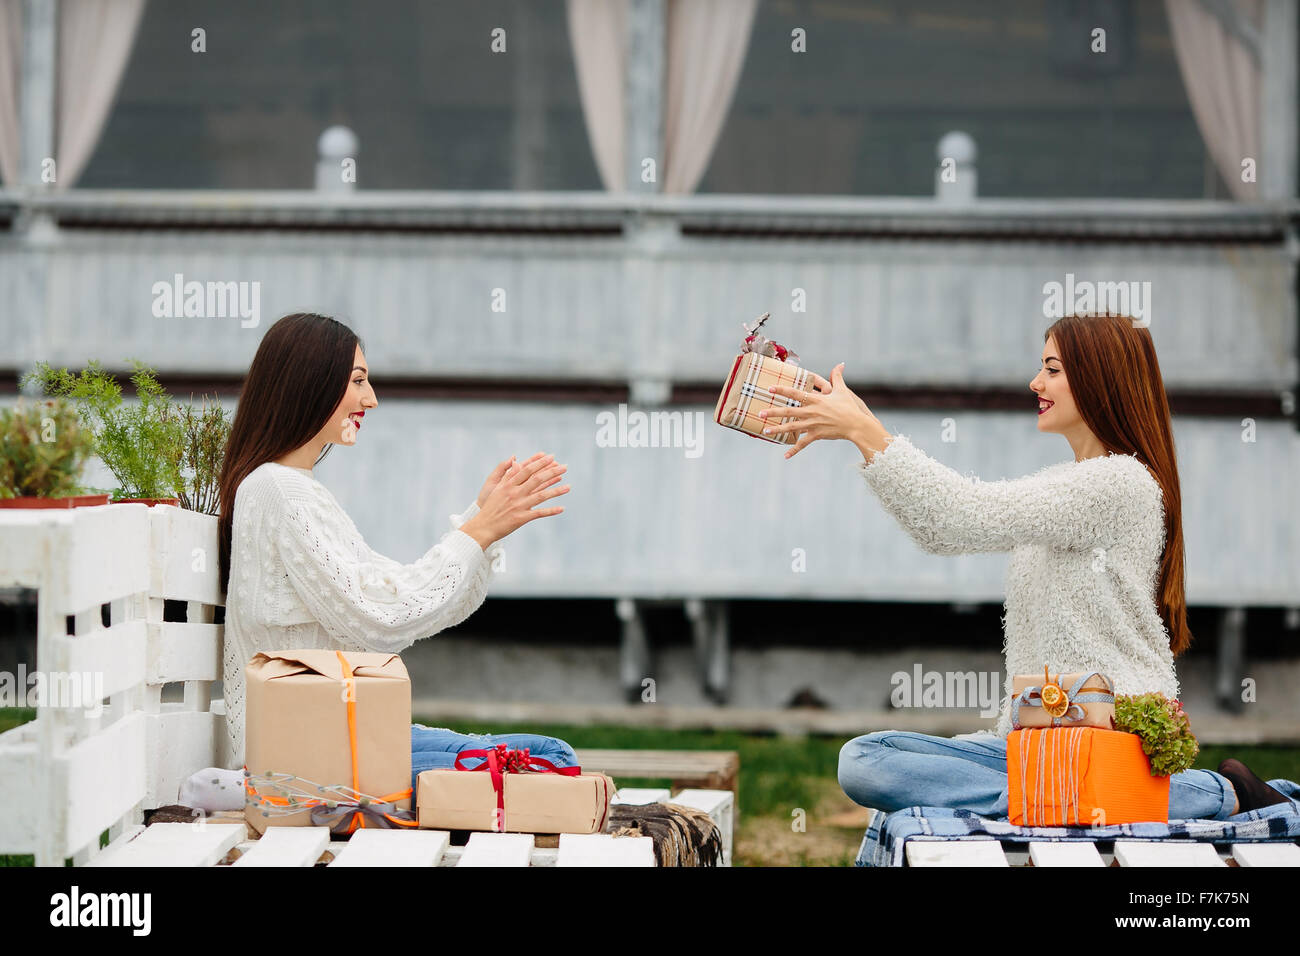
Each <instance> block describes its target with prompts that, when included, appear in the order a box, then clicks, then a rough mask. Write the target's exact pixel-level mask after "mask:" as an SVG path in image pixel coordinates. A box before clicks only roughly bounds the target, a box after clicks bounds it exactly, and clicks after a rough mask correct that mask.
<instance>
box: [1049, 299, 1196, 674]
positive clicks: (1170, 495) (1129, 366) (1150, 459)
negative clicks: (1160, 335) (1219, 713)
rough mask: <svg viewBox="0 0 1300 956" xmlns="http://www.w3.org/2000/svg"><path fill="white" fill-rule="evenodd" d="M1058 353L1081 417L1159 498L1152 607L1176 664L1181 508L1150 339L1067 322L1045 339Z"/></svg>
mask: <svg viewBox="0 0 1300 956" xmlns="http://www.w3.org/2000/svg"><path fill="white" fill-rule="evenodd" d="M1049 338H1055V339H1056V346H1057V352H1058V353H1059V357H1060V359H1061V364H1062V365H1063V366H1064V367H1065V374H1066V377H1067V379H1068V380H1069V384H1070V393H1071V395H1073V396H1074V403H1075V405H1076V406H1078V409H1079V417H1080V418H1082V419H1083V421H1084V424H1085V425H1087V426H1088V428H1089V429H1091V431H1092V433H1093V434H1094V435H1096V436H1097V439H1098V441H1100V442H1101V443H1102V445H1103V446H1105V448H1106V450H1107V451H1110V452H1115V453H1117V454H1121V455H1136V456H1137V458H1138V460H1139V461H1141V462H1142V463H1143V464H1144V465H1146V466H1147V468H1148V469H1149V470H1150V471H1151V473H1152V476H1153V477H1154V478H1155V480H1156V482H1157V483H1158V484H1159V485H1160V490H1161V492H1163V495H1164V524H1165V550H1164V553H1163V555H1162V556H1161V558H1160V574H1159V577H1158V580H1157V587H1156V607H1157V609H1158V610H1159V612H1160V617H1161V619H1162V620H1163V621H1164V623H1165V627H1166V628H1167V629H1168V631H1169V648H1170V650H1171V651H1173V654H1174V656H1175V657H1177V656H1178V655H1179V654H1181V653H1183V651H1185V650H1187V648H1188V647H1189V646H1190V645H1191V643H1192V632H1191V631H1190V630H1188V628H1187V600H1186V595H1185V592H1184V577H1185V575H1184V569H1183V557H1184V555H1183V514H1182V512H1183V508H1182V495H1181V492H1180V491H1179V486H1178V463H1177V460H1176V455H1175V452H1174V434H1173V428H1172V426H1171V423H1170V415H1169V398H1168V396H1167V395H1166V394H1165V385H1164V379H1163V378H1162V377H1161V375H1160V363H1159V361H1157V359H1156V348H1155V343H1154V342H1153V341H1152V339H1151V332H1150V331H1149V330H1148V329H1147V328H1145V327H1144V326H1138V325H1135V324H1134V320H1133V319H1132V318H1130V317H1128V316H1123V315H1111V314H1088V315H1067V316H1066V317H1065V318H1063V319H1060V320H1058V321H1057V322H1055V323H1054V324H1053V325H1052V326H1051V328H1049V329H1048V330H1047V332H1046V333H1045V334H1044V335H1043V341H1044V342H1046V341H1047V340H1048V339H1049Z"/></svg>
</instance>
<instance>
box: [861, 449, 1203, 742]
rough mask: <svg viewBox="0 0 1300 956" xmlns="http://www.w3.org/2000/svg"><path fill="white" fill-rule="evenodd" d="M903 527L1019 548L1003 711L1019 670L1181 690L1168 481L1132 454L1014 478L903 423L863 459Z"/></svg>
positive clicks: (1007, 622) (1007, 714)
mask: <svg viewBox="0 0 1300 956" xmlns="http://www.w3.org/2000/svg"><path fill="white" fill-rule="evenodd" d="M857 467H858V468H859V469H860V470H861V472H862V475H863V477H864V478H865V479H866V481H867V484H868V485H870V486H871V488H872V489H873V490H874V491H875V493H876V494H877V495H878V496H879V498H880V501H881V503H882V504H883V505H884V506H885V508H886V510H888V511H889V513H890V514H892V515H893V516H894V517H895V518H896V519H897V520H898V522H899V524H901V525H902V526H903V530H904V531H906V532H907V533H908V535H909V536H910V537H911V538H912V539H913V540H914V541H915V542H916V543H917V544H918V545H919V546H920V547H921V549H922V550H924V551H927V552H929V553H931V554H967V553H971V552H979V551H1010V552H1011V560H1010V562H1009V564H1008V566H1007V576H1006V615H1005V616H1004V617H1003V619H1002V625H1003V653H1004V654H1005V657H1006V675H1005V685H1004V688H1003V692H1004V696H1003V699H1002V712H1001V715H1000V716H999V718H998V723H997V727H996V729H995V730H994V731H993V733H995V734H997V735H998V736H1002V737H1005V736H1006V735H1007V734H1008V733H1009V732H1010V731H1011V729H1012V728H1011V700H1012V698H1011V678H1012V676H1013V675H1016V674H1038V675H1041V674H1042V673H1043V666H1044V665H1047V666H1048V667H1049V668H1050V669H1051V672H1052V674H1053V675H1055V674H1056V673H1058V672H1060V673H1062V674H1066V673H1071V672H1075V671H1091V670H1096V671H1100V672H1102V673H1104V674H1107V675H1108V676H1109V677H1110V678H1111V679H1112V680H1113V681H1114V682H1115V692H1116V693H1117V694H1136V693H1145V692H1148V691H1160V692H1161V693H1163V694H1165V695H1167V696H1169V697H1171V698H1177V697H1178V696H1179V691H1178V678H1177V677H1176V676H1175V674H1174V660H1173V654H1172V652H1171V651H1170V648H1169V633H1168V630H1167V629H1166V628H1165V626H1164V622H1163V621H1162V620H1161V618H1160V615H1159V612H1158V611H1157V608H1156V591H1155V588H1156V583H1157V580H1158V573H1159V561H1160V557H1161V554H1162V553H1163V550H1164V542H1165V528H1164V518H1163V501H1162V497H1163V496H1162V494H1161V490H1160V485H1159V483H1158V482H1157V481H1156V480H1155V478H1154V477H1152V475H1151V473H1150V472H1149V471H1147V469H1146V466H1144V465H1143V464H1142V463H1141V462H1140V461H1139V460H1138V459H1137V458H1136V457H1135V456H1133V455H1116V454H1114V453H1111V454H1108V455H1105V456H1102V457H1098V458H1085V459H1084V460H1083V461H1067V462H1060V463H1058V464H1055V465H1049V466H1047V467H1045V468H1042V469H1040V470H1039V471H1037V472H1036V473H1034V474H1032V475H1029V476H1026V477H1024V478H1017V479H1014V480H1003V481H992V482H985V481H981V480H980V479H979V478H975V477H963V476H961V475H959V474H958V473H957V472H955V471H953V470H952V469H951V468H949V467H947V466H946V465H943V464H941V463H940V462H937V461H935V460H934V459H933V458H931V457H930V456H929V455H927V454H926V453H925V452H923V451H921V450H920V449H919V448H917V447H916V446H914V445H913V444H912V443H911V441H910V440H909V439H908V438H907V436H905V435H895V436H894V437H893V439H892V440H891V441H890V442H889V443H888V444H887V445H886V446H885V448H884V450H882V451H880V452H877V453H876V455H875V457H874V458H873V459H872V460H871V462H870V463H868V462H865V461H864V462H861V463H859V464H858V466H857Z"/></svg>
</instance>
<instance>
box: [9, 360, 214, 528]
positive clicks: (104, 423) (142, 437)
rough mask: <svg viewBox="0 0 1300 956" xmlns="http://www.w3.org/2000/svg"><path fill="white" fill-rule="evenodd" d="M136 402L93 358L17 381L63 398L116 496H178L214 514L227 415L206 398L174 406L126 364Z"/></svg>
mask: <svg viewBox="0 0 1300 956" xmlns="http://www.w3.org/2000/svg"><path fill="white" fill-rule="evenodd" d="M130 362H131V366H132V368H133V369H134V371H133V372H132V373H131V383H132V385H133V386H134V387H135V393H136V399H137V401H136V402H135V403H134V404H128V403H127V402H126V401H125V400H124V399H123V398H122V387H121V385H119V384H118V382H117V379H116V378H114V377H113V375H111V374H110V373H108V372H106V371H104V369H103V367H102V366H101V365H100V363H99V362H97V361H93V360H92V361H90V362H88V363H87V367H86V368H85V369H84V370H83V371H81V372H79V373H77V374H73V373H71V372H69V371H68V370H67V369H53V368H51V367H50V366H49V365H48V364H46V363H45V362H41V363H39V364H38V365H36V366H35V367H34V368H33V370H32V371H31V372H29V373H28V374H27V375H26V376H24V377H23V379H22V384H23V385H26V384H27V383H29V382H35V383H37V384H39V385H40V386H41V387H42V388H43V389H44V390H45V392H46V394H48V395H57V396H61V397H64V398H67V399H69V400H70V401H72V402H74V403H75V404H76V406H77V409H78V411H79V412H80V413H81V416H82V419H83V420H84V421H86V422H87V423H88V424H89V427H90V428H91V430H92V432H93V433H94V452H95V454H97V455H98V456H99V458H100V460H101V461H103V462H104V466H105V467H106V468H108V470H109V471H110V472H112V474H113V477H114V478H116V479H117V481H118V483H119V485H120V487H119V488H118V489H116V493H115V494H114V498H115V499H119V500H120V499H122V498H177V499H179V500H180V503H181V506H182V507H184V508H189V509H190V510H192V511H201V512H204V513H206V514H216V513H217V510H218V507H219V502H218V500H217V482H218V479H219V478H220V476H221V464H222V459H223V458H224V456H225V449H226V440H227V439H228V438H229V436H230V425H231V422H230V414H229V413H228V412H227V411H225V410H224V409H223V408H222V407H221V405H220V403H219V402H217V401H215V400H213V402H212V403H211V404H209V402H208V401H207V399H206V397H205V398H203V399H201V403H200V405H199V407H197V408H196V407H195V406H194V404H193V402H192V401H191V403H190V404H187V405H178V404H176V403H175V402H173V401H172V399H171V397H170V396H169V395H168V394H167V392H166V390H165V389H164V388H163V387H162V385H161V384H159V382H158V379H157V376H156V373H155V372H154V370H153V369H152V368H150V367H148V366H147V365H144V364H142V363H140V362H138V361H136V360H135V359H131V360H130Z"/></svg>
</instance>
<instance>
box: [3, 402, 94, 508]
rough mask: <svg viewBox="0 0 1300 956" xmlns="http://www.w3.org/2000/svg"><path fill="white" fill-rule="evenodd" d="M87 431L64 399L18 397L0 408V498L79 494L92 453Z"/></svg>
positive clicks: (90, 440)
mask: <svg viewBox="0 0 1300 956" xmlns="http://www.w3.org/2000/svg"><path fill="white" fill-rule="evenodd" d="M93 448H94V446H93V441H92V438H91V435H90V433H89V432H88V431H86V429H85V428H83V427H82V425H81V421H80V420H79V419H78V417H77V413H76V410H75V409H74V408H73V407H72V405H71V404H69V403H68V402H67V401H64V400H63V399H47V400H44V401H37V402H33V403H27V402H24V401H23V400H22V399H19V401H18V403H17V404H16V405H15V406H14V407H13V408H6V409H2V410H0V498H22V497H36V498H66V497H70V496H72V495H76V494H80V493H81V492H82V490H83V489H82V487H81V485H80V481H81V473H82V472H83V471H84V470H85V467H86V461H87V459H88V458H89V457H90V456H91V454H92V453H93Z"/></svg>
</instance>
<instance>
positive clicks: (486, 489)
mask: <svg viewBox="0 0 1300 956" xmlns="http://www.w3.org/2000/svg"><path fill="white" fill-rule="evenodd" d="M542 457H543V455H542V453H541V452H540V451H539V452H538V453H537V454H536V455H534V456H533V457H532V458H529V459H528V461H526V462H524V464H525V465H531V464H532V463H533V462H535V461H536V460H537V459H538V458H542ZM514 461H515V456H514V455H511V456H510V457H509V458H507V459H506V460H505V461H503V462H501V463H499V464H498V465H497V466H496V467H495V468H493V469H492V474H490V475H488V476H487V481H485V482H483V487H482V489H480V490H479V493H478V498H476V499H475V503H476V504H477V505H478V506H479V508H482V507H483V502H485V501H487V497H488V495H490V494H492V489H493V488H495V487H496V486H497V484H498V483H500V481H501V479H502V478H504V477H505V473H506V472H507V471H509V470H510V466H511V465H512V464H514Z"/></svg>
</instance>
